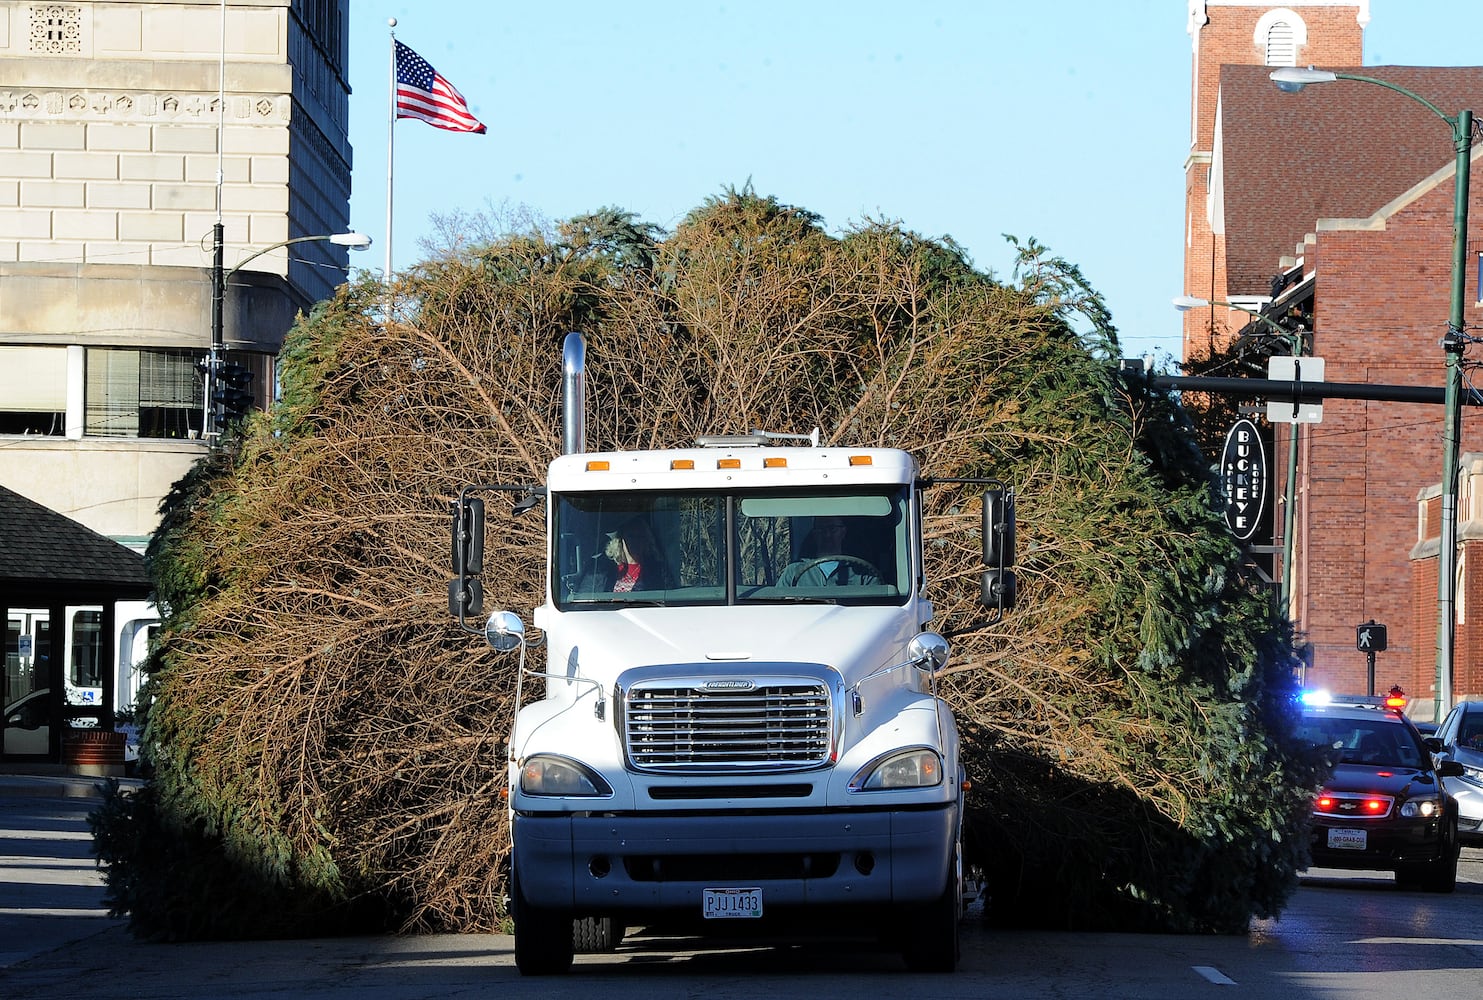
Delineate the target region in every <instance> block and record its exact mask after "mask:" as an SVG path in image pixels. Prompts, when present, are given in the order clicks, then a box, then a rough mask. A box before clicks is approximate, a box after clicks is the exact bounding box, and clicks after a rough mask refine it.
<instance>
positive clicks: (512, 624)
mask: <svg viewBox="0 0 1483 1000" xmlns="http://www.w3.org/2000/svg"><path fill="white" fill-rule="evenodd" d="M484 638H485V639H487V640H488V641H489V645H490V647H491V648H493V649H495V650H496V651H498V652H501V653H508V652H510V651H511V650H512V649H519V648H520V647H521V646H523V645H525V623H524V622H523V621H521V620H520V616H519V615H517V614H516V613H515V612H513V611H496V612H495V613H494V614H492V615H490V616H489V622H488V624H486V625H485V626H484Z"/></svg>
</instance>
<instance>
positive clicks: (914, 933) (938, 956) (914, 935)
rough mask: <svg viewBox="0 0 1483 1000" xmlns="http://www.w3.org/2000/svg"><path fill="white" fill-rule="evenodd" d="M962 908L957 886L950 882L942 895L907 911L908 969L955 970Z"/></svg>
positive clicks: (905, 923)
mask: <svg viewBox="0 0 1483 1000" xmlns="http://www.w3.org/2000/svg"><path fill="white" fill-rule="evenodd" d="M962 909H963V904H962V902H961V901H960V898H959V893H958V887H957V886H956V885H949V886H948V887H947V889H946V890H945V891H944V892H943V894H942V897H941V898H940V899H937V900H936V901H934V902H931V903H928V904H927V905H926V906H923V907H920V908H913V909H911V910H908V911H907V912H906V914H905V917H906V919H905V920H904V921H903V922H902V926H903V927H904V928H905V930H906V946H905V947H904V948H903V949H902V957H903V958H905V959H906V967H907V968H908V969H911V970H912V971H913V972H952V971H953V970H954V969H956V968H957V967H958V951H959V947H958V915H959V913H960V912H962Z"/></svg>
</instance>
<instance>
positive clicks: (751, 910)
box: [701, 889, 762, 920]
mask: <svg viewBox="0 0 1483 1000" xmlns="http://www.w3.org/2000/svg"><path fill="white" fill-rule="evenodd" d="M701 892H702V896H701V913H702V914H703V915H704V916H705V919H707V920H750V919H753V918H756V917H760V916H762V890H761V889H702V890H701Z"/></svg>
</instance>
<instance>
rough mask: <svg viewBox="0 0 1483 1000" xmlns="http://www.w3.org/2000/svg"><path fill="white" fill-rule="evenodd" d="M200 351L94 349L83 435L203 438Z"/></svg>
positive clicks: (90, 351)
mask: <svg viewBox="0 0 1483 1000" xmlns="http://www.w3.org/2000/svg"><path fill="white" fill-rule="evenodd" d="M201 358H202V352H200V351H169V350H160V351H147V350H133V349H128V348H113V347H92V348H88V352H87V398H86V407H85V413H86V416H85V419H84V422H83V431H84V433H85V434H87V435H89V436H95V437H140V438H195V437H199V436H200V434H201V424H202V419H203V418H202V412H201V407H202V385H201V377H200V375H199V373H198V371H197V369H196V362H198V361H199V360H201Z"/></svg>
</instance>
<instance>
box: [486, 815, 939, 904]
mask: <svg viewBox="0 0 1483 1000" xmlns="http://www.w3.org/2000/svg"><path fill="white" fill-rule="evenodd" d="M957 823H958V814H957V806H956V804H954V803H945V804H943V805H941V806H936V807H933V808H930V809H911V810H906V809H901V810H871V811H858V812H857V811H849V812H840V811H831V812H827V813H804V814H799V813H788V812H765V813H743V814H719V815H693V814H665V815H659V816H646V815H634V814H627V815H621V816H599V815H593V816H588V815H521V814H517V815H516V816H515V817H514V824H513V835H514V846H515V865H516V871H517V875H518V878H519V883H520V887H521V891H522V895H524V896H525V898H526V899H528V900H530V901H531V902H532V903H535V904H537V905H540V906H543V907H551V908H558V909H571V910H572V911H573V912H574V913H578V914H582V913H620V912H635V911H638V912H660V911H671V912H674V913H677V914H682V915H683V914H699V913H700V909H701V898H702V890H704V889H715V888H761V889H762V890H763V899H764V905H765V907H766V908H767V909H768V911H769V912H771V911H772V910H774V909H783V910H787V909H792V908H804V907H814V906H819V907H826V906H827V907H833V906H872V905H894V904H900V903H922V902H927V901H930V900H934V899H937V898H939V897H940V896H941V895H942V892H943V890H944V887H945V883H946V880H947V878H948V876H949V873H950V872H952V871H953V866H954V864H955V857H954V850H955V844H956V841H957Z"/></svg>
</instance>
